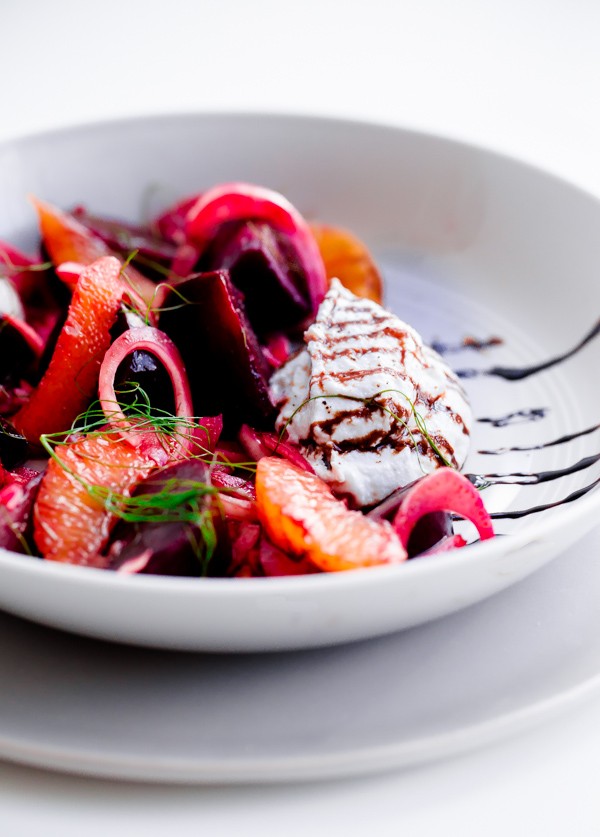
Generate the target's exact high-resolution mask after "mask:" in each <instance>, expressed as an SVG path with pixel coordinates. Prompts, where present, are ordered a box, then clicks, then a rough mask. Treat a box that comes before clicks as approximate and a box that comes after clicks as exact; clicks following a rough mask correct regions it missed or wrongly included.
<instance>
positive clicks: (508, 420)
mask: <svg viewBox="0 0 600 837" xmlns="http://www.w3.org/2000/svg"><path fill="white" fill-rule="evenodd" d="M547 412H548V408H547V407H532V408H531V409H530V410H517V411H516V412H515V413H508V415H506V416H500V417H499V418H478V419H477V421H480V422H481V423H482V424H491V425H492V427H508V425H509V424H525V422H529V421H539V420H540V419H543V418H545V416H546V414H547Z"/></svg>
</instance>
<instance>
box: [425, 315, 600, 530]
mask: <svg viewBox="0 0 600 837" xmlns="http://www.w3.org/2000/svg"><path fill="white" fill-rule="evenodd" d="M599 334H600V319H598V320H597V322H596V324H595V325H594V326H593V328H592V329H591V330H590V331H589V332H588V333H587V334H586V335H585V336H584V338H583V339H582V340H580V342H579V343H577V345H576V346H574V347H573V348H571V349H569V350H568V351H567V352H565V353H564V354H562V355H558V356H556V357H552V358H550V359H549V360H546V361H544V362H542V363H538V364H535V365H532V366H524V367H521V368H512V367H505V366H493V367H491V368H490V369H463V370H459V371H457V372H456V375H457V376H458V377H459V378H476V377H482V376H485V375H488V376H489V375H494V376H496V377H499V378H503V379H504V380H506V381H521V380H523V379H525V378H529V377H530V376H531V375H535V374H536V373H538V372H543V371H544V370H546V369H550V368H551V367H553V366H556V365H558V364H559V363H561V362H562V361H564V360H567V359H568V358H571V357H573V355H575V354H576V353H577V352H579V351H580V350H581V349H583V347H584V346H586V345H587V344H588V343H590V342H591V341H592V340H593V339H594V338H595V337H597V336H598V335H599ZM470 340H471V339H470V338H465V340H464V341H463V342H462V344H460V345H444V344H439V343H438V344H433V348H435V349H436V350H437V351H438V352H439V353H440V354H444V353H448V352H452V351H459V350H461V349H463V348H467V346H468V345H469V344H470ZM501 342H502V341H501V340H497V339H496V338H491V339H490V340H488V341H473V343H472V344H471V347H472V348H474V349H482V348H489V347H490V346H493V345H497V344H498V343H501ZM547 413H548V408H546V407H533V408H531V409H523V410H517V411H515V412H512V413H508V414H507V415H505V416H499V417H496V418H491V417H483V418H479V419H477V421H479V422H481V423H484V424H489V425H491V426H492V427H495V428H502V427H507V426H509V425H513V424H521V423H526V422H533V421H540V420H541V419H543V418H545V417H546V415H547ZM599 429H600V423H598V424H595V425H593V426H591V427H586V428H585V429H584V430H580V431H578V432H575V433H569V434H566V435H564V436H561V437H559V438H558V439H553V440H551V441H549V442H540V443H538V444H534V445H528V446H522V447H521V446H515V447H500V448H497V449H495V450H480V451H478V453H480V454H484V455H490V456H497V455H500V454H503V453H508V452H511V451H523V452H526V451H535V450H542V449H543V448H550V447H555V446H556V445H562V444H566V443H567V442H571V441H573V440H574V439H579V438H581V437H582V436H587V435H589V434H591V433H594V432H595V431H596V430H599ZM598 462H600V453H597V454H593V455H591V456H586V457H584V458H583V459H580V460H578V461H577V462H575V463H574V464H572V465H569V466H567V467H564V468H557V469H555V470H551V471H539V472H537V473H521V472H515V473H511V474H497V473H491V474H466V475H465V476H466V477H467V478H468V479H469V480H470V481H471V482H472V483H473V485H474V486H475V487H476V488H479V489H482V488H487V487H488V486H491V485H523V486H526V485H539V484H540V483H545V482H550V481H552V480H556V479H560V478H561V477H565V476H569V475H570V474H575V473H577V472H579V471H583V470H585V469H587V468H591V467H592V466H593V465H595V464H596V463H598ZM597 485H600V476H599V477H597V478H596V479H595V480H593V482H591V483H590V484H589V485H586V486H584V487H583V488H579V489H577V490H576V491H573V492H572V493H571V494H569V495H568V496H567V497H564V498H563V499H562V500H556V501H554V502H552V503H545V504H543V505H539V506H533V507H531V508H529V509H517V510H512V511H510V510H509V511H503V512H493V513H492V514H491V517H492V519H494V520H517V519H519V518H522V517H527V516H529V515H531V514H538V513H540V512H544V511H548V510H549V509H554V508H557V507H558V506H562V505H564V504H566V503H572V502H573V501H574V500H578V499H579V498H580V497H583V496H584V495H585V494H587V493H588V492H589V491H591V490H592V489H593V488H595V487H596V486H597Z"/></svg>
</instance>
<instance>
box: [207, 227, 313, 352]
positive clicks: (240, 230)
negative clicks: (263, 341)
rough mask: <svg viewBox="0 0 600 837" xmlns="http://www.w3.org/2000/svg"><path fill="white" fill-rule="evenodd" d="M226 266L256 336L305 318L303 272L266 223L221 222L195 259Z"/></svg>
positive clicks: (308, 302)
mask: <svg viewBox="0 0 600 837" xmlns="http://www.w3.org/2000/svg"><path fill="white" fill-rule="evenodd" d="M200 268H201V269H202V270H220V269H222V270H228V271H229V275H230V278H231V281H232V282H233V284H234V285H235V286H236V288H238V289H239V290H240V291H241V292H242V293H243V295H244V305H245V308H246V312H247V314H248V319H249V320H250V322H251V323H252V326H253V328H254V329H255V330H256V332H257V333H258V334H260V335H264V334H268V333H269V332H273V331H285V330H287V329H293V328H294V327H297V326H299V325H300V324H301V323H302V322H303V321H304V320H306V318H307V317H308V316H309V314H310V311H311V300H310V298H309V295H308V292H307V287H306V276H305V275H304V271H303V270H302V266H301V265H300V263H299V261H298V258H297V255H296V253H295V251H294V249H293V247H292V246H291V245H290V242H289V240H287V238H286V236H285V234H283V233H280V232H278V231H277V230H275V229H274V228H273V227H272V226H271V225H270V224H268V223H266V222H265V221H246V222H241V223H236V222H233V223H229V224H224V225H223V226H222V227H221V229H220V230H219V232H218V233H217V235H216V237H215V239H214V240H213V242H212V244H211V245H210V246H209V248H208V249H207V250H206V252H205V253H204V255H203V256H202V259H201V261H200Z"/></svg>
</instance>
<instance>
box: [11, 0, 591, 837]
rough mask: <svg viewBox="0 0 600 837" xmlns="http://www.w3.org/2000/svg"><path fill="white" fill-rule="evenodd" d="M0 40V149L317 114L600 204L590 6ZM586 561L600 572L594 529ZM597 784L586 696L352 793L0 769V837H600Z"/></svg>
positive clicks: (546, 2)
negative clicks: (469, 156)
mask: <svg viewBox="0 0 600 837" xmlns="http://www.w3.org/2000/svg"><path fill="white" fill-rule="evenodd" d="M0 33H1V35H2V37H1V44H2V45H1V48H0V139H2V138H5V137H11V136H18V135H20V134H22V133H29V132H32V131H37V130H39V129H45V128H51V127H56V126H62V125H69V124H74V123H79V122H87V121H91V120H95V119H100V118H105V117H113V116H125V115H134V114H144V113H153V112H176V111H191V110H198V109H210V110H228V109H236V110H268V111H289V112H301V113H320V114H329V115H340V116H351V117H362V118H368V119H374V120H377V121H385V122H390V123H396V124H403V125H407V126H410V127H416V128H420V129H424V130H431V131H436V132H442V133H444V134H447V135H450V136H454V137H458V138H460V139H466V140H469V141H472V142H475V143H480V144H484V145H487V146H489V147H492V148H495V149H498V150H501V151H504V152H506V153H509V154H513V155H515V156H518V157H520V158H522V159H526V160H529V161H531V162H533V163H535V164H537V165H540V166H542V167H545V168H548V169H551V170H553V171H554V172H556V173H557V174H560V175H562V176H564V177H566V178H568V179H569V180H571V181H573V182H575V183H577V184H578V185H580V186H582V187H584V188H586V189H588V190H589V191H591V192H593V193H595V194H596V195H598V196H600V3H598V2H596V0H454V2H448V0H399V2H394V0H387V2H386V0H361V2H354V0H303V2H299V0H297V2H294V3H291V2H286V0H248V1H247V2H246V1H245V0H237V2H236V1H235V0H229V2H227V0H220V2H219V0H214V2H211V1H210V0H200V2H192V0H189V1H188V2H186V1H185V0H171V2H169V3H165V2H156V1H155V0H148V2H145V3H144V2H137V1H136V2H131V0H129V2H128V0H120V2H119V0H103V2H101V3H99V2H98V3H84V2H77V0H71V2H66V1H65V0H52V2H48V3H47V2H43V0H38V2H34V0H0ZM599 233H600V231H599ZM581 548H586V549H591V550H594V551H596V552H598V555H599V558H600V529H598V530H596V531H595V532H594V533H593V534H592V535H591V536H590V537H589V538H587V539H586V541H585V542H584V546H583V547H582V545H578V546H577V547H576V548H575V549H581ZM558 560H562V559H560V558H559V559H558ZM599 771H600V694H595V695H592V696H591V697H590V698H589V699H588V700H587V702H586V703H584V704H583V705H581V704H580V705H578V706H577V708H576V709H572V710H568V711H566V712H565V713H564V714H563V715H561V716H560V717H559V718H555V719H554V720H552V721H550V722H547V723H545V724H544V725H543V726H540V727H538V728H537V729H534V730H530V731H529V732H526V733H521V734H520V735H519V736H518V737H514V738H511V739H510V740H507V741H505V742H502V743H499V744H496V745H494V746H491V747H488V748H486V749H484V750H480V751H477V752H473V753H471V754H469V755H467V756H462V757H460V758H455V759H452V760H447V761H444V762H439V763H436V764H431V765H427V766H424V767H420V768H418V769H413V770H407V771H403V772H397V773H394V774H388V775H385V776H377V777H371V778H368V779H357V780H353V781H343V782H333V783H320V784H305V785H293V786H281V787H251V788H235V787H234V788H227V787H218V788H186V787H182V788H172V787H171V788H169V787H160V786H149V785H148V786H146V785H133V784H128V783H125V782H122V783H113V782H100V781H93V780H89V779H79V778H73V777H67V776H61V775H58V774H51V773H45V772H42V771H35V770H30V769H25V768H21V767H15V766H12V765H9V764H0V833H1V834H2V835H7V837H13V835H18V836H19V837H20V835H37V834H44V835H61V837H63V836H64V837H69V835H76V834H77V835H81V834H85V835H86V837H94V835H100V834H102V835H105V834H108V833H111V834H117V835H118V834H125V833H127V834H129V835H137V834H140V835H141V834H144V835H145V836H146V837H152V835H155V834H164V833H166V832H172V833H176V834H178V835H181V837H184V835H188V834H190V835H191V834H199V833H204V834H207V835H211V837H219V835H230V834H243V835H254V834H257V835H258V834H261V835H270V834H278V835H279V834H285V835H296V834H298V835H300V834H310V833H312V834H316V835H320V834H329V835H337V834H344V835H363V834H376V835H399V834H401V833H402V834H406V835H411V837H421V835H438V834H442V833H443V834H450V835H453V834H459V833H460V834H461V835H471V834H473V835H479V834H485V835H486V837H495V835H507V834H514V835H521V834H523V835H525V834H527V835H534V837H535V835H544V837H552V835H564V834H566V833H569V834H572V835H577V837H579V835H588V834H590V835H591V834H600V796H599V794H598V778H597V777H598V775H599Z"/></svg>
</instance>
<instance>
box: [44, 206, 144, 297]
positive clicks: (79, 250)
mask: <svg viewBox="0 0 600 837" xmlns="http://www.w3.org/2000/svg"><path fill="white" fill-rule="evenodd" d="M32 201H33V204H34V206H35V208H36V210H37V213H38V217H39V222H40V232H41V233H42V239H43V241H44V246H45V247H46V250H47V251H48V255H49V256H50V258H51V259H52V262H53V263H54V264H55V265H59V264H62V263H63V262H76V263H78V264H82V265H88V264H91V263H92V262H95V261H96V259H101V258H102V257H103V256H114V255H115V254H114V253H113V251H112V250H111V249H110V248H109V247H108V246H107V245H106V244H105V243H104V242H103V241H102V239H101V238H98V237H97V236H95V235H94V234H93V233H92V232H90V231H89V230H88V228H87V227H85V226H84V225H83V224H82V223H81V222H80V221H78V220H77V218H74V217H73V216H72V215H70V214H69V213H68V212H63V211H62V210H61V209H57V207H55V206H52V205H51V204H49V203H45V202H44V201H40V200H38V199H37V198H32ZM124 276H125V284H126V285H127V286H128V287H132V288H133V289H134V290H135V291H137V292H138V294H139V295H140V296H141V297H142V299H143V300H144V302H145V303H146V304H147V305H150V304H151V303H152V301H153V299H154V297H155V295H156V285H155V284H154V282H152V281H151V280H150V279H148V278H147V277H146V276H143V275H142V274H141V273H140V272H139V271H138V270H136V269H135V268H134V267H132V266H131V265H128V266H127V267H126V268H125V270H124ZM67 284H69V285H70V288H71V290H74V289H75V284H76V280H75V281H74V282H73V281H71V282H70V283H69V282H68V283H67Z"/></svg>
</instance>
